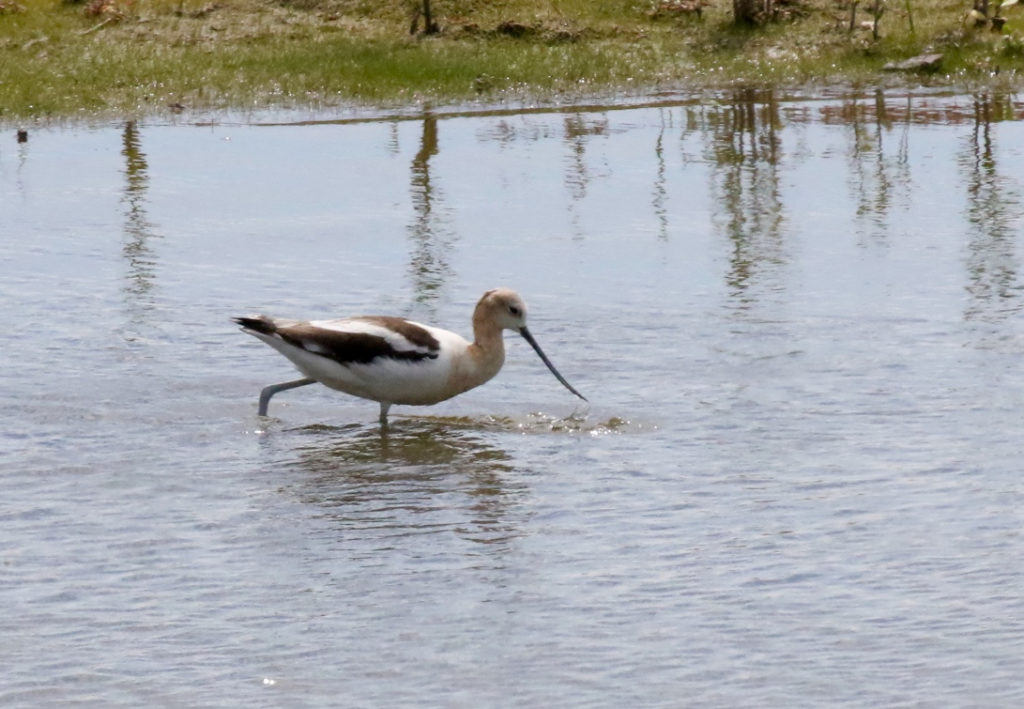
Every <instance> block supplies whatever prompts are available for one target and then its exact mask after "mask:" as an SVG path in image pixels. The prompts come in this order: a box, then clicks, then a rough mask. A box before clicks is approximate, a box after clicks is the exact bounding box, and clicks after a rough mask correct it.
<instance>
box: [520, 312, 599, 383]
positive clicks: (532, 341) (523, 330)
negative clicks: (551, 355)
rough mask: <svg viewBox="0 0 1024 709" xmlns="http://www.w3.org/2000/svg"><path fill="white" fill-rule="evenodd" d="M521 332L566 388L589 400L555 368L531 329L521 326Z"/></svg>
mask: <svg viewBox="0 0 1024 709" xmlns="http://www.w3.org/2000/svg"><path fill="white" fill-rule="evenodd" d="M519 334H520V335H522V336H523V339H524V340H526V341H527V342H529V343H530V346H531V347H532V348H533V349H534V351H535V352H536V353H537V354H538V355H540V358H541V360H543V361H544V364H546V365H547V366H548V369H550V370H551V373H552V374H554V375H555V378H556V379H558V381H560V382H562V384H563V385H564V386H565V388H566V389H568V390H569V391H571V392H572V393H573V394H575V395H576V396H578V397H579V398H581V399H583V400H584V401H586V400H587V397H585V396H583V394H580V393H579V392H578V391H576V390H575V389H573V388H572V384H570V383H569V382H567V381H565V377H563V376H562V375H561V374H559V373H558V370H557V369H555V365H553V364H551V360H550V359H548V357H547V355H546V354H544V350H542V349H541V348H540V345H538V344H537V341H536V340H535V339H533V335H531V334H530V331H529V330H527V329H526V328H525V327H521V328H519Z"/></svg>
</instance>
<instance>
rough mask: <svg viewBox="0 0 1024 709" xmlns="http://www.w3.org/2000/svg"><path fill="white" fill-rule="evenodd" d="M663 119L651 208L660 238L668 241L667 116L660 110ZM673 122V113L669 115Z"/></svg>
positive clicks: (655, 148) (656, 149)
mask: <svg viewBox="0 0 1024 709" xmlns="http://www.w3.org/2000/svg"><path fill="white" fill-rule="evenodd" d="M658 115H659V117H660V118H661V129H660V130H659V131H658V138H657V140H655V141H654V160H655V164H656V165H657V169H656V171H655V175H654V188H653V190H652V192H651V206H652V207H653V208H654V218H655V219H657V220H658V237H659V238H660V239H662V240H663V241H664V240H667V239H668V210H667V209H666V204H667V202H668V190H667V189H666V187H665V116H666V111H665V110H664V109H659V110H658ZM668 116H669V120H670V121H671V116H672V114H671V113H668Z"/></svg>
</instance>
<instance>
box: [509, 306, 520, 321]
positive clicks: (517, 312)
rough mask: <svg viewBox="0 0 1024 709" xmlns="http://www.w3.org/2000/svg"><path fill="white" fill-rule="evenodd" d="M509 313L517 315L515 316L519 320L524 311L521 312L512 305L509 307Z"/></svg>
mask: <svg viewBox="0 0 1024 709" xmlns="http://www.w3.org/2000/svg"><path fill="white" fill-rule="evenodd" d="M508 311H509V312H510V313H512V314H513V315H515V316H516V317H517V318H518V317H519V316H520V315H522V314H523V311H522V310H520V309H519V308H518V307H517V306H515V305H510V306H508Z"/></svg>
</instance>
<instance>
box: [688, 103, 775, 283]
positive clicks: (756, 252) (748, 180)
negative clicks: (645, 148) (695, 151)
mask: <svg viewBox="0 0 1024 709" xmlns="http://www.w3.org/2000/svg"><path fill="white" fill-rule="evenodd" d="M701 115H702V118H703V122H704V123H705V125H704V126H702V128H703V130H704V132H705V134H706V135H707V136H708V137H707V140H708V141H709V145H707V146H706V152H708V153H709V155H708V158H709V160H710V162H711V164H712V168H711V171H712V177H711V179H712V189H713V190H714V192H715V194H714V196H713V198H712V200H711V201H712V204H713V205H715V206H716V208H717V209H718V214H716V215H715V226H716V227H717V228H719V229H721V231H722V233H723V234H724V236H725V237H726V238H728V239H729V240H730V241H731V242H732V256H731V258H730V270H729V275H728V278H727V280H728V283H729V285H730V286H731V287H732V288H733V293H734V295H736V296H739V297H740V300H741V302H747V300H748V299H749V295H748V294H747V291H748V289H749V288H750V286H751V285H752V284H755V283H756V281H757V277H758V275H759V274H761V273H763V272H767V271H769V270H771V268H770V267H774V266H777V265H778V264H781V263H782V262H783V246H782V241H781V227H782V220H783V214H782V200H781V195H780V194H779V182H780V179H779V161H780V158H781V152H782V149H781V140H780V138H779V129H780V126H781V120H780V118H779V107H778V103H777V101H776V100H775V96H774V94H773V93H772V92H771V91H765V92H760V91H755V90H751V89H743V90H740V91H737V92H736V93H735V94H733V96H732V99H731V101H730V102H729V103H728V104H725V105H715V106H711V107H709V108H708V109H707V110H706V111H703V112H702V114H701Z"/></svg>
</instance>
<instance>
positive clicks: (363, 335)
mask: <svg viewBox="0 0 1024 709" xmlns="http://www.w3.org/2000/svg"><path fill="white" fill-rule="evenodd" d="M234 321H235V322H236V323H238V324H239V325H241V326H242V331H243V332H247V333H249V334H250V335H254V336H255V337H258V338H259V339H261V340H263V341H264V342H266V343H267V344H268V345H270V346H271V347H273V348H274V349H276V350H277V351H278V352H280V353H281V354H283V355H284V356H285V357H287V358H288V359H289V360H291V362H292V364H294V365H295V366H296V368H298V370H299V371H300V372H302V374H304V375H305V376H304V377H303V378H302V379H296V380H294V381H290V382H283V383H281V384H272V385H270V386H268V387H266V388H264V389H263V391H262V392H260V403H259V414H260V416H265V415H266V414H267V405H268V404H269V403H270V398H271V397H272V396H274V394H276V393H278V392H280V391H285V390H287V389H294V388H295V387H300V386H305V385H307V384H313V383H315V382H320V383H321V384H323V385H324V386H327V387H330V388H331V389H337V390H339V391H343V392H345V393H346V394H351V395H353V396H358V397H362V398H364V399H371V400H373V401H376V402H379V403H380V422H381V424H382V425H385V426H386V425H387V417H388V409H390V408H391V406H392V405H393V404H410V405H428V404H436V403H438V402H440V401H444V400H445V399H450V398H452V397H453V396H456V395H457V394H461V393H462V392H464V391H468V390H470V389H472V388H474V387H478V386H480V385H481V384H483V383H484V382H486V381H488V380H489V379H491V378H492V377H493V376H494V375H496V374H497V373H498V371H499V370H500V369H501V365H502V364H503V363H504V362H505V343H504V340H503V339H502V331H503V330H515V331H516V332H518V333H519V334H520V335H522V336H523V338H525V339H526V341H527V342H529V343H530V345H531V346H532V347H533V349H534V350H535V351H536V352H537V354H538V355H540V358H541V360H543V362H544V364H546V365H547V367H548V369H550V370H551V373H552V374H554V375H555V377H556V378H557V379H558V381H560V382H561V383H562V384H564V385H565V387H566V388H567V389H568V390H569V391H571V392H572V393H573V394H575V395H576V396H578V397H579V398H581V399H583V400H584V401H586V397H584V396H583V395H582V394H580V393H579V392H578V391H576V390H575V389H573V388H572V385H570V384H569V382H567V381H566V380H565V377H563V376H562V375H561V374H559V372H558V370H557V369H555V365H553V364H551V360H549V359H548V358H547V356H546V355H545V354H544V351H543V350H542V349H541V348H540V345H538V344H537V341H536V340H535V339H533V335H531V334H530V331H529V330H528V329H527V327H526V304H525V303H524V302H523V299H522V298H521V297H520V296H519V294H518V293H516V292H515V291H512V290H509V289H508V288H495V289H494V290H489V291H487V292H486V293H484V295H483V297H482V298H480V301H479V302H478V303H477V304H476V309H475V310H474V311H473V342H467V341H466V340H465V339H463V338H462V337H460V336H459V335H456V334H455V333H454V332H449V331H448V330H442V329H440V328H436V327H431V326H429V325H421V324H420V323H416V322H413V321H411V320H405V319H403V318H397V317H390V316H382V315H377V316H361V317H354V318H343V319H338V320H313V321H300V320H282V319H278V318H270V317H267V316H266V315H257V316H253V317H243V318H234Z"/></svg>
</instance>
